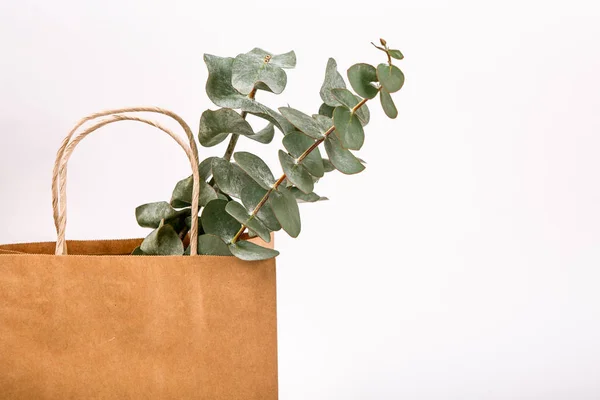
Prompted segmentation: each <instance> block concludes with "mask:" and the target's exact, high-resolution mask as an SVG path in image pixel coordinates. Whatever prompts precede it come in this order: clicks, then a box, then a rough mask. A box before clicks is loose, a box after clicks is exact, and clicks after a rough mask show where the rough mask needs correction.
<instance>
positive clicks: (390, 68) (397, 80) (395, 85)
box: [377, 64, 404, 93]
mask: <svg viewBox="0 0 600 400" xmlns="http://www.w3.org/2000/svg"><path fill="white" fill-rule="evenodd" d="M377 77H378V78H379V82H380V83H381V86H382V87H383V88H384V89H385V90H387V91H388V92H389V93H394V92H397V91H398V90H400V89H401V88H402V85H404V74H403V73H402V71H400V68H398V67H396V66H395V65H388V64H379V65H378V66H377Z"/></svg>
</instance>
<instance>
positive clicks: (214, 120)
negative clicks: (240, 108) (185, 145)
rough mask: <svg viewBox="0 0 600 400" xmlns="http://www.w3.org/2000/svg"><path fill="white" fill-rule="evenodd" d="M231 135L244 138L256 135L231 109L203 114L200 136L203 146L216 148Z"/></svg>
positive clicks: (209, 111) (208, 111)
mask: <svg viewBox="0 0 600 400" xmlns="http://www.w3.org/2000/svg"><path fill="white" fill-rule="evenodd" d="M230 133H235V134H238V135H244V136H253V135H254V131H253V130H252V127H251V126H250V124H249V123H248V121H246V120H245V119H244V118H242V116H241V115H240V114H238V113H237V112H235V111H234V110H232V109H231V108H221V109H219V110H216V111H212V110H206V111H204V112H203V113H202V116H201V117H200V132H199V134H198V138H199V140H200V144H201V145H202V146H204V147H211V146H215V145H217V144H219V143H221V142H222V141H223V140H225V138H227V136H229V134H230Z"/></svg>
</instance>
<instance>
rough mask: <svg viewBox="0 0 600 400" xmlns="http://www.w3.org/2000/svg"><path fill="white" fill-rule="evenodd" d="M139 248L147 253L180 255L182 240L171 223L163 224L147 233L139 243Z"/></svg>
mask: <svg viewBox="0 0 600 400" xmlns="http://www.w3.org/2000/svg"><path fill="white" fill-rule="evenodd" d="M140 250H141V251H142V252H143V253H144V254H147V255H152V256H154V255H158V256H181V255H183V251H184V248H183V242H182V241H181V239H179V236H178V235H177V232H175V230H174V229H173V227H172V226H171V225H163V226H161V227H159V228H157V229H155V230H154V231H152V233H150V235H148V237H146V239H144V241H143V242H142V244H141V245H140Z"/></svg>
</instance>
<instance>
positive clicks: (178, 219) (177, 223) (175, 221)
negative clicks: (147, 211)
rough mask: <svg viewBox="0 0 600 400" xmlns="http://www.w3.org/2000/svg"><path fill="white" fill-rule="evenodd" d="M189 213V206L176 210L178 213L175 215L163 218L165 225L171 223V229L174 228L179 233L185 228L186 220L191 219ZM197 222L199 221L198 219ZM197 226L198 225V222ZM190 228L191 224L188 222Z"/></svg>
mask: <svg viewBox="0 0 600 400" xmlns="http://www.w3.org/2000/svg"><path fill="white" fill-rule="evenodd" d="M191 213H192V209H191V208H189V207H188V208H185V209H183V210H180V211H179V212H178V215H176V216H175V217H173V218H169V219H165V225H171V226H172V227H173V229H175V232H177V233H178V234H179V233H180V232H182V231H183V230H184V229H187V228H186V226H187V224H186V221H187V220H188V219H189V220H190V222H191V220H192V217H191V215H190V214H191ZM198 222H200V221H198ZM198 226H200V224H199V225H198ZM190 228H191V224H190Z"/></svg>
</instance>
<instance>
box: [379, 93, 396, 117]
mask: <svg viewBox="0 0 600 400" xmlns="http://www.w3.org/2000/svg"><path fill="white" fill-rule="evenodd" d="M379 99H380V100H381V107H382V108H383V111H384V112H385V115H387V116H388V117H390V118H392V119H393V118H396V117H397V116H398V110H397V109H396V105H395V104H394V100H392V96H391V95H390V94H389V93H388V91H387V90H385V89H381V93H380V94H379Z"/></svg>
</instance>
